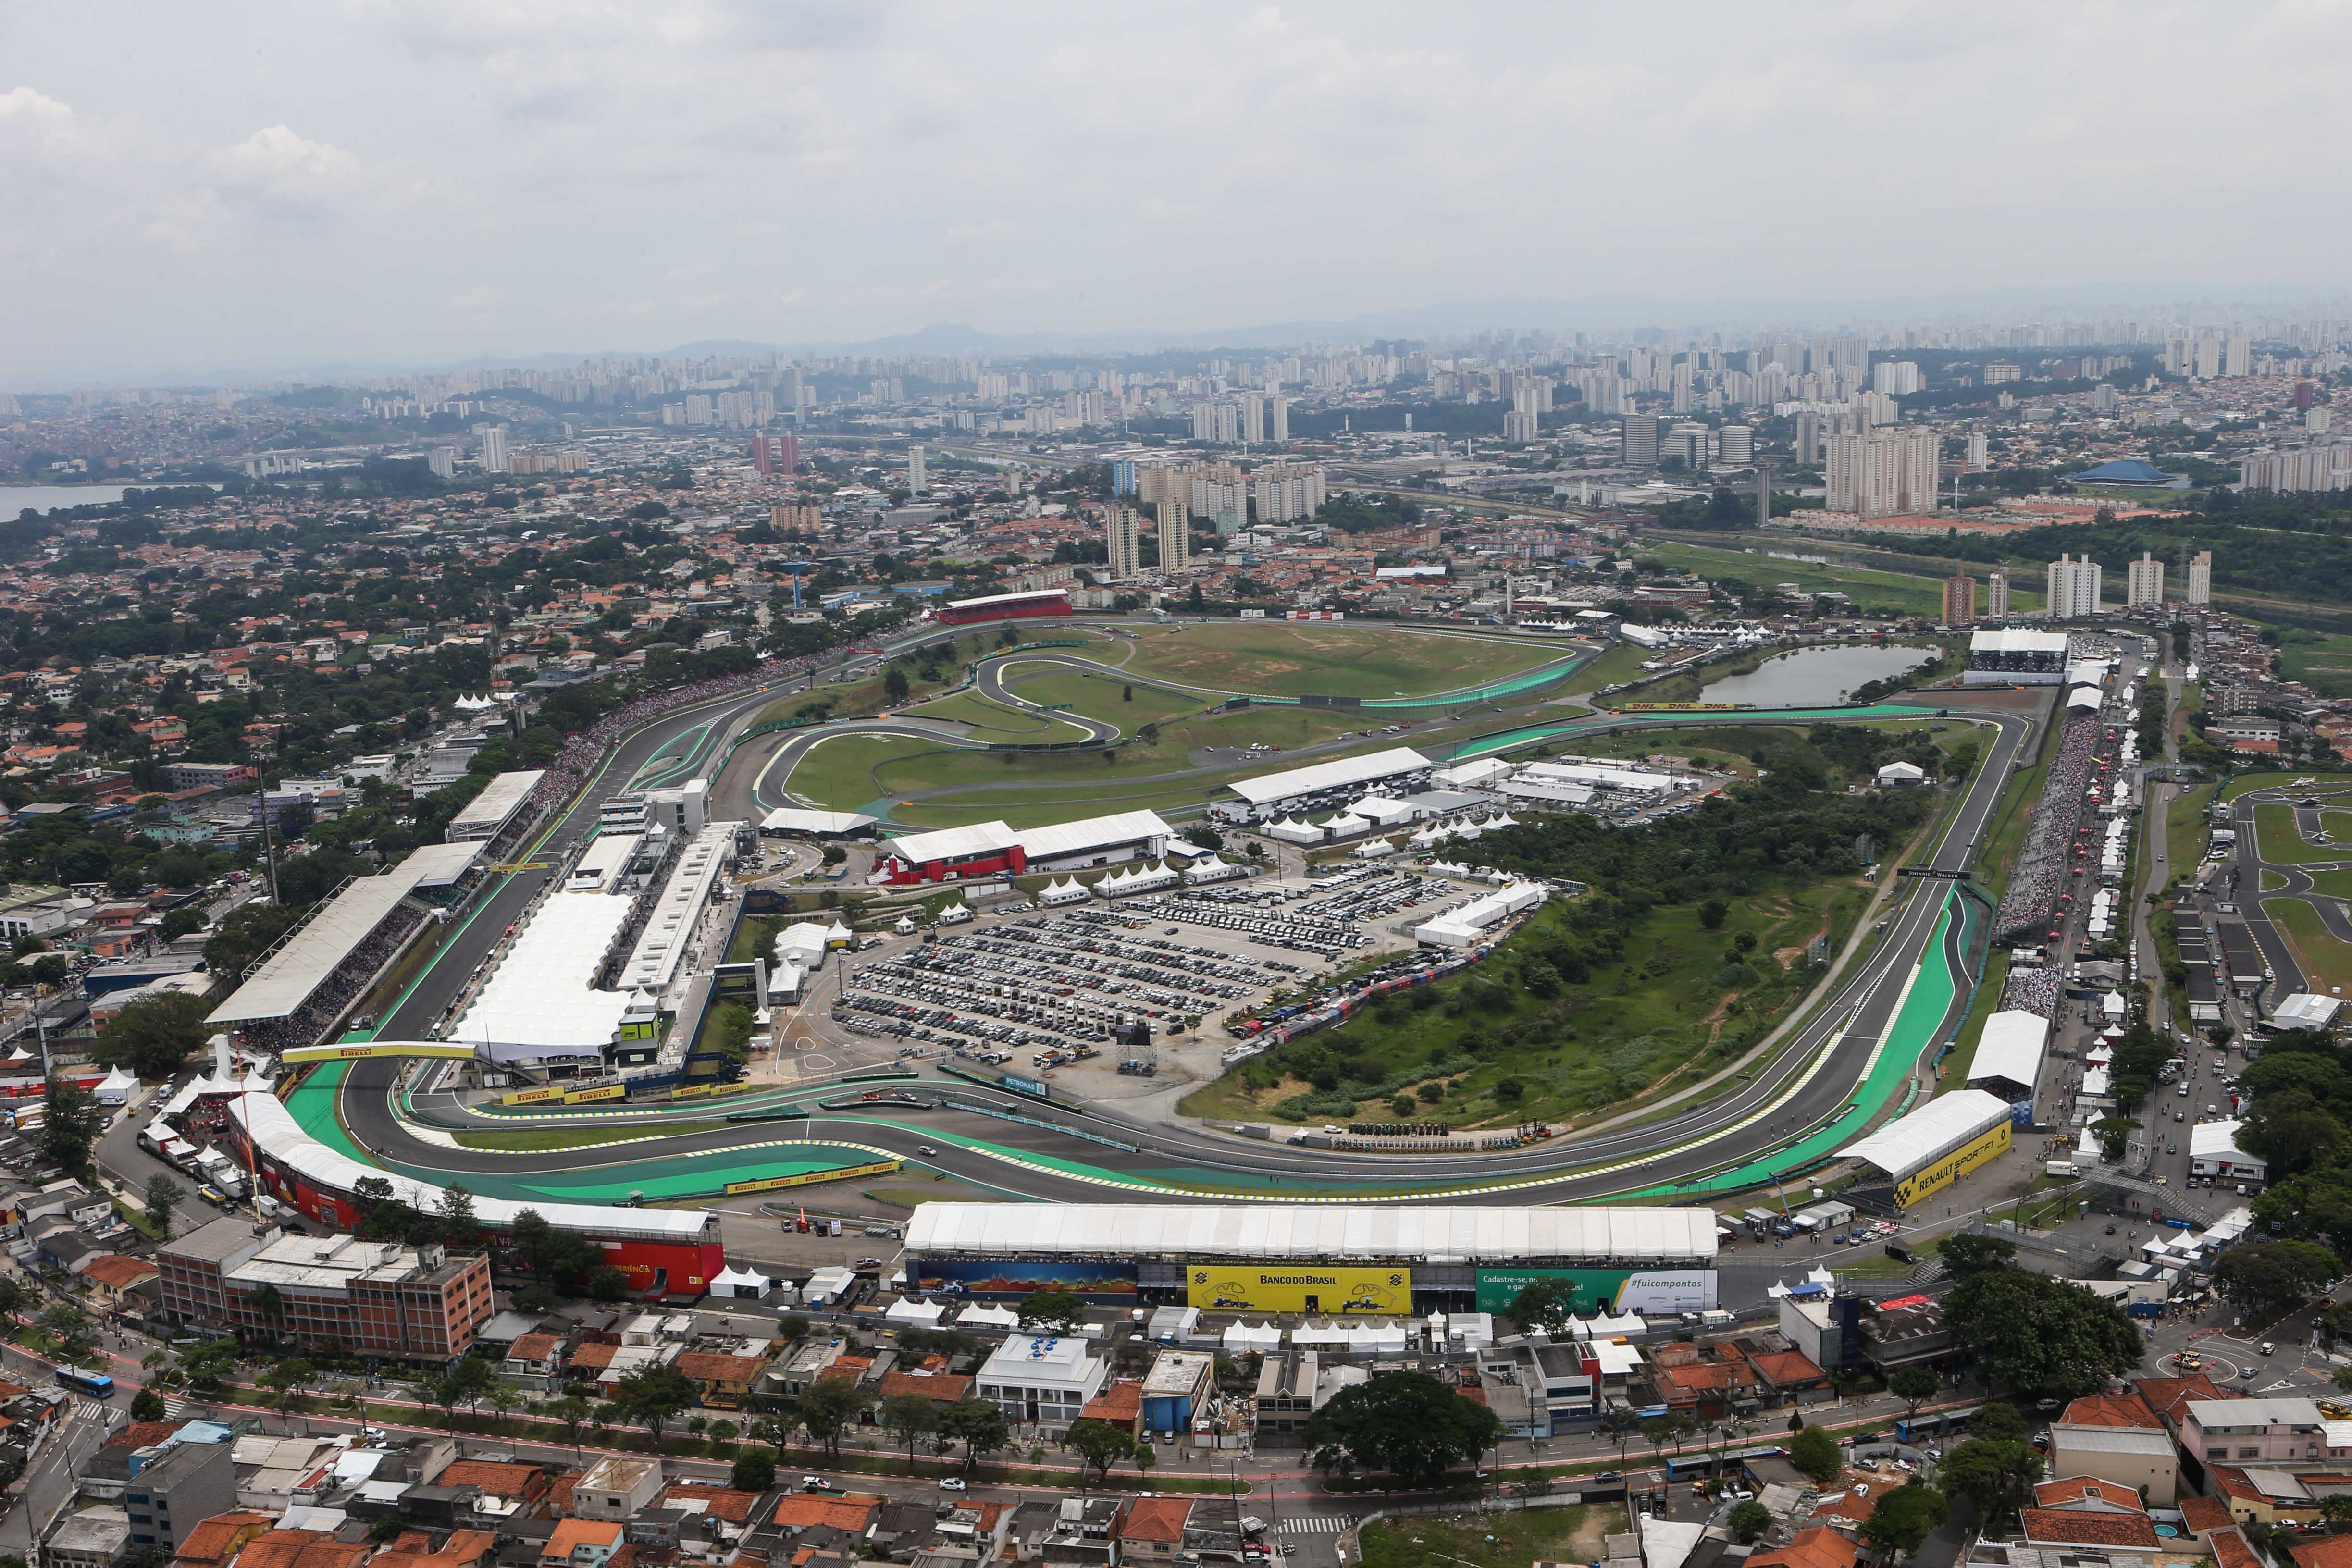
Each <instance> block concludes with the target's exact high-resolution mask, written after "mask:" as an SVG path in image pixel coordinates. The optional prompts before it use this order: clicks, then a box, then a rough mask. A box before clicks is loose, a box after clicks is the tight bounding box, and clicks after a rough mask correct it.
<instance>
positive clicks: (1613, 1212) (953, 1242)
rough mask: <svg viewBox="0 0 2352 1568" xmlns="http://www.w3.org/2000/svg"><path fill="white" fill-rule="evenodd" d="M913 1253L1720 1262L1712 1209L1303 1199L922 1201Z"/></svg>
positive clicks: (911, 1232)
mask: <svg viewBox="0 0 2352 1568" xmlns="http://www.w3.org/2000/svg"><path fill="white" fill-rule="evenodd" d="M907 1251H908V1254H909V1255H910V1256H912V1257H919V1258H926V1259H957V1260H974V1261H979V1260H1013V1259H1052V1258H1122V1259H1132V1258H1139V1257H1153V1256H1158V1257H1162V1258H1168V1259H1173V1260H1184V1259H1194V1258H1215V1259H1246V1260H1264V1261H1267V1262H1287V1263H1300V1264H1307V1263H1411V1264H1416V1265H1418V1264H1434V1265H1444V1264H1456V1265H1460V1264H1479V1263H1517V1264H1536V1263H1559V1264H1562V1265H1573V1264H1579V1263H1588V1264H1608V1263H1625V1264H1633V1263H1641V1264H1653V1265H1656V1264H1664V1265H1676V1264H1680V1265H1698V1264H1707V1263H1712V1262H1713V1261H1714V1260H1715V1255H1716V1228H1715V1215H1714V1213H1713V1211H1711V1210H1709V1209H1706V1208H1705V1207H1685V1208H1468V1207H1427V1208H1419V1207H1413V1208H1408V1207H1394V1208H1388V1207H1358V1206H1339V1205H1328V1206H1327V1205H1323V1204H1306V1203H1220V1204H1154V1205H1151V1206H1150V1207H1143V1206H1139V1205H1136V1204H1124V1203H1066V1204H1064V1203H1056V1204H1043V1203H925V1204H919V1205H918V1206H917V1207H916V1209H915V1214H914V1218H913V1219H912V1220H911V1221H910V1222H909V1223H908V1227H907Z"/></svg>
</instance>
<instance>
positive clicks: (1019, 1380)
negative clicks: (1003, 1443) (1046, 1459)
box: [978, 1334, 1110, 1432]
mask: <svg viewBox="0 0 2352 1568" xmlns="http://www.w3.org/2000/svg"><path fill="white" fill-rule="evenodd" d="M1109 1378H1110V1368H1109V1364H1108V1362H1106V1361H1104V1360H1103V1359H1102V1358H1101V1357H1100V1356H1097V1355H1095V1354H1092V1353H1091V1351H1090V1350H1089V1349H1088V1347H1087V1341H1086V1339H1085V1337H1084V1336H1083V1335H1078V1334H1066V1335H1060V1336H1052V1335H1045V1334H1015V1335H1013V1337H1012V1338H1011V1339H1008V1340H1006V1341H1005V1342H1004V1343H1003V1344H1001V1345H999V1346H998V1347H997V1348H996V1354H993V1355H992V1356H990V1357H989V1358H988V1361H987V1364H985V1365H983V1366H982V1367H981V1369H980V1378H979V1394H978V1397H980V1398H982V1399H987V1400H992V1401H993V1402H994V1403H995V1405H996V1406H997V1407H998V1408H999V1409H1001V1410H1003V1412H1004V1418H1005V1420H1006V1421H1008V1422H1010V1423H1012V1424H1013V1426H1016V1427H1019V1426H1030V1427H1040V1428H1043V1429H1044V1430H1045V1431H1048V1432H1058V1431H1062V1430H1064V1429H1066V1428H1067V1427H1068V1426H1069V1425H1070V1423H1071V1422H1073V1421H1075V1420H1076V1419H1077V1418H1078V1412H1080V1411H1081V1410H1084V1409H1085V1408H1086V1407H1087V1401H1088V1400H1090V1399H1092V1398H1094V1396H1096V1395H1097V1394H1100V1393H1101V1392H1102V1389H1103V1385H1104V1384H1105V1383H1107V1382H1108V1381H1109Z"/></svg>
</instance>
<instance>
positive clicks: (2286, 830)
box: [2254, 800, 2352, 865]
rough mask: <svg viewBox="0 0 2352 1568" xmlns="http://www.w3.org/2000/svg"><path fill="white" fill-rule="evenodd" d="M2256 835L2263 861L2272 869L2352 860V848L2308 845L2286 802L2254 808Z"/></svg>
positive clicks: (2333, 845) (2266, 802)
mask: <svg viewBox="0 0 2352 1568" xmlns="http://www.w3.org/2000/svg"><path fill="white" fill-rule="evenodd" d="M2254 835H2255V841H2256V842H2257V843H2258V844H2259V845H2260V846H2261V848H2262V854H2263V859H2264V860H2266V861H2268V862H2271V863H2272V864H2273V865H2302V864H2304V863H2305V862H2311V861H2340V860H2345V859H2352V845H2344V844H2314V843H2306V842H2305V841H2304V837H2303V834H2302V833H2301V832H2299V831H2296V829H2295V825H2294V807H2293V806H2290V805H2288V804H2286V803H2285V802H2284V801H2283V800H2265V801H2263V802H2262V803H2261V804H2259V805H2257V806H2256V807H2255V808H2254Z"/></svg>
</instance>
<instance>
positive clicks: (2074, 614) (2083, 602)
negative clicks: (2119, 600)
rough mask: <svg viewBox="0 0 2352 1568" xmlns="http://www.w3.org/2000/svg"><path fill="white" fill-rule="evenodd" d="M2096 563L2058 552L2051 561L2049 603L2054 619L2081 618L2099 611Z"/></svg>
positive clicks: (2052, 618)
mask: <svg viewBox="0 0 2352 1568" xmlns="http://www.w3.org/2000/svg"><path fill="white" fill-rule="evenodd" d="M2099 570H2100V569H2099V563H2098V562H2097V561H2095V560H2093V559H2091V558H2090V557H2088V556H2084V558H2083V559H2081V560H2076V559H2074V558H2073V557H2072V556H2068V555H2063V554H2062V555H2061V556H2059V558H2058V559H2056V560H2053V561H2052V562H2051V563H2050V607H2049V610H2048V612H2047V613H2048V615H2049V617H2050V619H2051V620H2053V621H2083V620H2087V619H2088V618H2090V617H2091V616H2094V615H2096V614H2097V613H2098V612H2099Z"/></svg>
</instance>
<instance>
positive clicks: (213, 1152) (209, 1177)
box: [191, 1149, 247, 1197]
mask: <svg viewBox="0 0 2352 1568" xmlns="http://www.w3.org/2000/svg"><path fill="white" fill-rule="evenodd" d="M191 1174H193V1175H194V1176H197V1177H198V1178H200V1179H202V1180H204V1181H208V1182H210V1183H212V1184H213V1186H216V1187H218V1188H219V1189H220V1190H221V1191H223V1192H225V1193H226V1194H228V1196H229V1197H244V1196H245V1195H246V1192H247V1182H246V1179H245V1167H244V1166H240V1165H238V1164H237V1163H236V1161H235V1160H233V1159H231V1158H229V1157H228V1154H227V1151H226V1150H223V1149H206V1150H205V1152H204V1153H203V1154H201V1155H197V1156H196V1168H195V1170H194V1172H193V1173H191Z"/></svg>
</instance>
